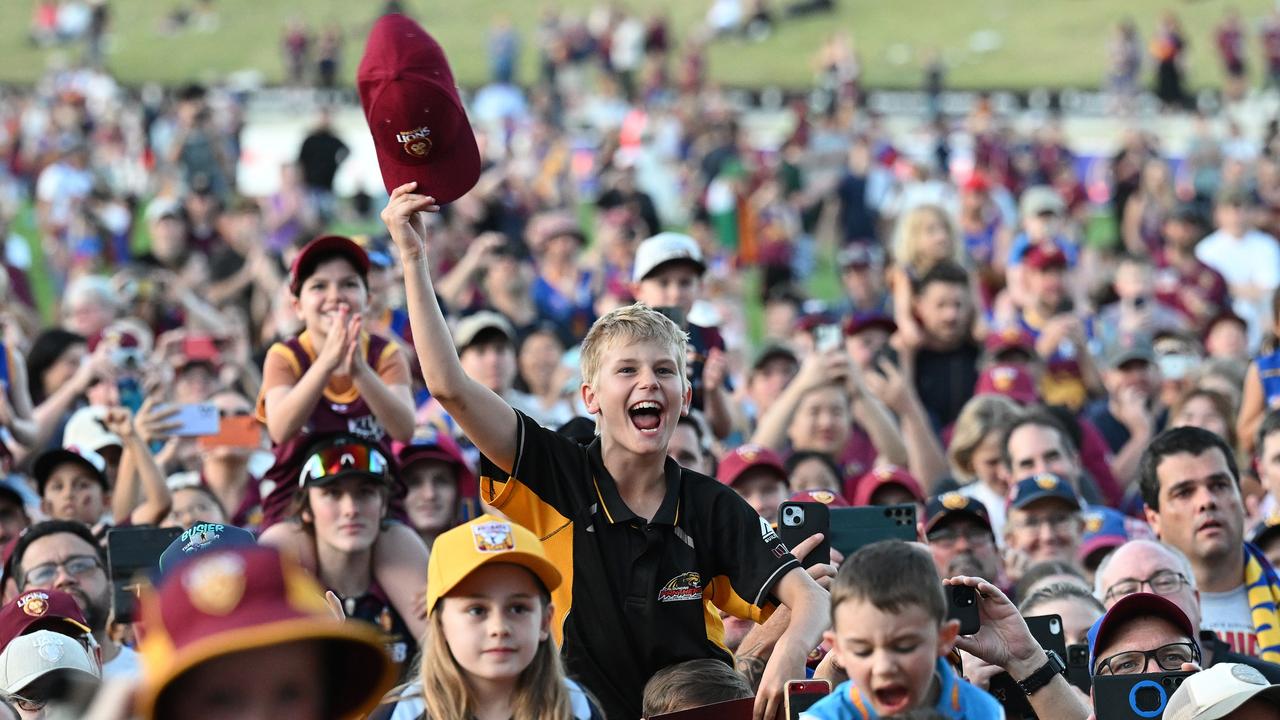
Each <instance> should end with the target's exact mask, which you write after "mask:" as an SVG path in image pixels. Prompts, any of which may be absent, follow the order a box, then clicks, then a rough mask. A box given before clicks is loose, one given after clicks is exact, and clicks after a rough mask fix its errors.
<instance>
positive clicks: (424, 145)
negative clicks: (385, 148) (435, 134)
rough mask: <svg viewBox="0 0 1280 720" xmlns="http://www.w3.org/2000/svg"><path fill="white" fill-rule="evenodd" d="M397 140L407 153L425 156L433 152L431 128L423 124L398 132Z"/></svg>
mask: <svg viewBox="0 0 1280 720" xmlns="http://www.w3.org/2000/svg"><path fill="white" fill-rule="evenodd" d="M396 142H398V143H400V146H401V147H403V148H404V151H405V154H407V155H409V156H411V157H415V158H424V157H426V156H427V153H429V152H431V128H429V127H427V126H426V125H423V126H422V127H420V128H415V129H413V130H405V131H403V132H399V133H396Z"/></svg>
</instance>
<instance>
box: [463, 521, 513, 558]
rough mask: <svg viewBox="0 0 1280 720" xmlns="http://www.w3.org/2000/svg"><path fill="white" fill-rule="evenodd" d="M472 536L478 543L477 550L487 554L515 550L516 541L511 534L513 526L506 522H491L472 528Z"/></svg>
mask: <svg viewBox="0 0 1280 720" xmlns="http://www.w3.org/2000/svg"><path fill="white" fill-rule="evenodd" d="M471 534H472V537H473V539H474V540H475V543H476V550H479V551H480V552H485V553H495V552H503V551H504V550H515V549H516V539H515V535H514V533H512V532H511V525H510V524H509V523H504V522H489V523H481V524H479V525H472V526H471Z"/></svg>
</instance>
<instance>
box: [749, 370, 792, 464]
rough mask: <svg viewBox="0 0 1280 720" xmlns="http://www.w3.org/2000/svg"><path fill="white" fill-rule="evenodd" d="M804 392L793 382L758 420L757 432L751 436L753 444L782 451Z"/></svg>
mask: <svg viewBox="0 0 1280 720" xmlns="http://www.w3.org/2000/svg"><path fill="white" fill-rule="evenodd" d="M802 397H804V391H803V390H801V389H800V388H799V387H797V386H796V383H795V382H794V381H793V382H792V383H791V384H790V385H788V386H787V387H786V389H784V390H783V391H782V394H781V395H779V396H778V399H777V400H774V401H773V404H772V405H770V406H769V410H768V411H766V412H765V413H764V414H763V415H761V416H760V417H759V418H758V419H757V420H756V431H755V432H754V433H752V435H751V442H753V443H755V444H756V445H760V446H763V447H767V448H771V449H773V450H782V449H783V447H785V446H786V444H787V426H789V425H790V424H791V416H792V415H794V414H795V412H796V408H797V407H799V406H800V399H801V398H802Z"/></svg>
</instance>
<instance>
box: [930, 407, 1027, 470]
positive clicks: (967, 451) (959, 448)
mask: <svg viewBox="0 0 1280 720" xmlns="http://www.w3.org/2000/svg"><path fill="white" fill-rule="evenodd" d="M1018 412H1019V409H1018V404H1017V403H1015V402H1014V401H1012V400H1010V399H1009V398H1007V397H1005V396H1003V395H979V396H977V397H975V398H972V399H971V400H969V402H967V403H965V404H964V408H962V409H961V410H960V416H959V417H958V418H956V424H955V431H954V432H953V433H952V435H951V447H950V448H949V449H948V451H947V455H948V458H947V459H948V460H950V461H951V470H952V472H954V473H955V475H956V479H957V480H959V481H961V482H962V483H966V484H967V483H969V482H972V481H973V453H974V452H976V451H977V449H978V446H979V445H981V444H982V443H983V441H985V440H986V439H987V436H989V435H991V433H998V432H1000V431H1001V429H1002V428H1004V427H1005V425H1007V424H1008V423H1010V422H1012V421H1013V420H1014V418H1016V417H1018Z"/></svg>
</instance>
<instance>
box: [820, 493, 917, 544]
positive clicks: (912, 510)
mask: <svg viewBox="0 0 1280 720" xmlns="http://www.w3.org/2000/svg"><path fill="white" fill-rule="evenodd" d="M830 535H831V537H830V540H831V547H833V548H835V549H836V550H839V551H840V553H841V554H842V555H844V556H845V557H849V556H850V555H852V554H854V553H855V552H857V551H858V549H859V548H861V547H864V546H866V545H870V544H871V543H874V542H879V541H880V540H903V541H905V542H912V541H914V540H915V539H916V506H915V505H914V504H911V503H906V504H903V505H869V506H866V507H856V508H833V509H832V510H831V533H830Z"/></svg>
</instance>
